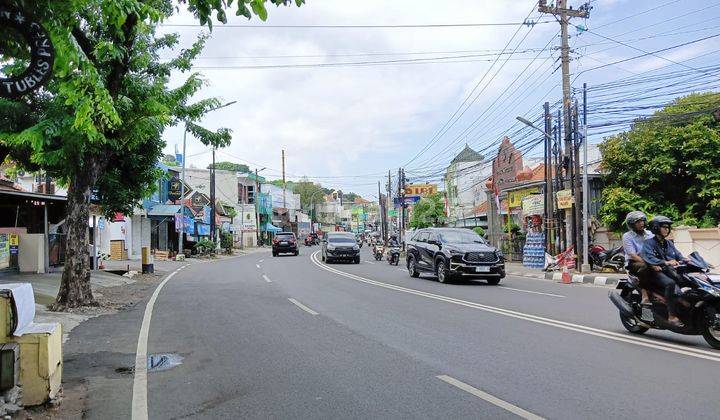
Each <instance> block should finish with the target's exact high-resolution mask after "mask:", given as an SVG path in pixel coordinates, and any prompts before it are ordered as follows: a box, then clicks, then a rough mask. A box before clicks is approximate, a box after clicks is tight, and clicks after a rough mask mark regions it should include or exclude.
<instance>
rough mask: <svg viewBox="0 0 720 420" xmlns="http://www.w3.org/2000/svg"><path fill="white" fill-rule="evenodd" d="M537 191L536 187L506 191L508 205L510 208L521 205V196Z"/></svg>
mask: <svg viewBox="0 0 720 420" xmlns="http://www.w3.org/2000/svg"><path fill="white" fill-rule="evenodd" d="M538 191H539V189H538V187H532V188H523V189H521V190H516V191H508V193H507V195H508V206H509V207H510V208H516V207H522V205H523V201H522V200H523V198H525V197H527V196H528V195H530V194H537V193H538Z"/></svg>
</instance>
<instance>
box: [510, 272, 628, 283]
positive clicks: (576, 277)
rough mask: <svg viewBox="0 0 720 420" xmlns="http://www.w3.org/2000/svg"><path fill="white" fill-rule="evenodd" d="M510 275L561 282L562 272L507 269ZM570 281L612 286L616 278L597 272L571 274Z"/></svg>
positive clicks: (616, 281)
mask: <svg viewBox="0 0 720 420" xmlns="http://www.w3.org/2000/svg"><path fill="white" fill-rule="evenodd" d="M506 274H507V275H510V276H523V277H533V278H536V279H544V280H553V281H557V282H562V273H560V272H548V273H546V272H542V273H538V272H529V271H507V272H506ZM571 278H572V280H571V281H572V283H583V284H594V285H596V286H614V285H616V284H617V283H618V280H619V279H618V278H616V277H607V276H603V275H599V274H571Z"/></svg>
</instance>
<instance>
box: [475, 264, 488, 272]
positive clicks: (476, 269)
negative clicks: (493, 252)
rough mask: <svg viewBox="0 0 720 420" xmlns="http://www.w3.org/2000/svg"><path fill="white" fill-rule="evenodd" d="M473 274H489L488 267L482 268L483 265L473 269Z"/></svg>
mask: <svg viewBox="0 0 720 420" xmlns="http://www.w3.org/2000/svg"><path fill="white" fill-rule="evenodd" d="M475 272H476V273H489V272H490V267H487V266H484V265H483V266H480V267H475Z"/></svg>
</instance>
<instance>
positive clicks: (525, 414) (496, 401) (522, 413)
mask: <svg viewBox="0 0 720 420" xmlns="http://www.w3.org/2000/svg"><path fill="white" fill-rule="evenodd" d="M436 378H438V379H440V380H441V381H443V382H447V383H449V384H450V385H452V386H454V387H457V388H460V389H462V390H463V391H465V392H468V393H470V394H472V395H474V396H476V397H478V398H482V399H483V400H485V401H487V402H489V403H490V404H493V405H496V406H498V407H500V408H502V409H503V410H507V411H509V412H511V413H513V414H515V415H517V416H518V417H522V418H524V419H532V420H543V417H540V416H538V415H535V414H533V413H531V412H529V411H527V410H523V409H522V408H520V407H518V406H516V405H513V404H510V403H509V402H507V401H503V400H501V399H500V398H497V397H494V396H492V395H490V394H488V393H487V392H485V391H481V390H479V389H477V388H475V387H474V386H471V385H468V384H466V383H465V382H462V381H458V380H457V379H455V378H453V377H450V376H447V375H440V376H436Z"/></svg>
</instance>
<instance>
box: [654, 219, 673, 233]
mask: <svg viewBox="0 0 720 420" xmlns="http://www.w3.org/2000/svg"><path fill="white" fill-rule="evenodd" d="M672 224H673V221H672V220H670V218H669V217H665V216H655V217H653V218H652V220H651V221H650V223H649V227H650V231H651V232H652V233H654V234H656V235H657V234H658V233H660V226H662V225H667V226H668V227H669V228H672Z"/></svg>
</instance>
